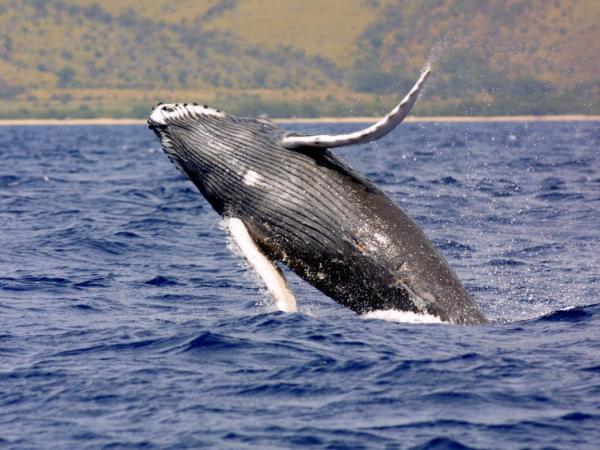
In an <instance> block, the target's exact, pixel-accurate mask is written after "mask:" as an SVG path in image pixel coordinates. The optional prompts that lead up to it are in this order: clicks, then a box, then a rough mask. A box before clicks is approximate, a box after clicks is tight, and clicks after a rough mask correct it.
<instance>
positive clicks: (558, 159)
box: [0, 122, 600, 449]
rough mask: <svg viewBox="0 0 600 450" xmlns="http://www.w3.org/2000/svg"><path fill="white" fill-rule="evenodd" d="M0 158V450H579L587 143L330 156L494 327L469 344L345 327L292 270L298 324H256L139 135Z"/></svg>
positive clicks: (40, 131)
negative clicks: (413, 236) (394, 215)
mask: <svg viewBox="0 0 600 450" xmlns="http://www.w3.org/2000/svg"><path fill="white" fill-rule="evenodd" d="M356 127H357V125H356V124H314V125H298V124H296V125H288V128H290V129H294V130H299V131H320V132H330V133H333V132H341V131H349V130H353V129H355V128H356ZM0 142H1V144H0V229H1V232H0V249H1V250H0V448H3V449H4V448H7V449H70V448H78V449H88V448H89V449H112V448H114V449H130V448H131V449H138V448H139V449H188V448H189V449H196V448H222V449H246V448H248V449H249V448H253V449H254V448H260V449H270V448H273V449H276V448H277V449H278V448H304V447H310V448H327V449H362V448H376V449H379V448H381V449H397V448H398V449H400V448H402V449H404V448H414V449H430V448H431V449H471V448H473V449H488V448H493V449H514V448H531V449H538V448H561V449H563V448H564V449H574V448H578V449H579V448H581V449H587V448H589V449H597V448H598V445H599V442H600V300H599V287H600V273H599V266H600V265H599V263H600V256H599V254H600V244H599V242H600V240H599V237H598V230H599V229H600V151H599V149H600V126H599V122H556V123H542V122H526V123H517V122H514V123H411V124H404V125H402V126H400V127H399V128H398V129H396V130H395V131H394V132H393V133H391V134H390V135H388V136H387V137H386V138H384V139H382V140H380V141H378V142H377V143H376V144H371V145H361V146H356V147H348V148H341V149H338V150H336V151H335V152H336V153H337V154H339V155H340V156H342V157H344V158H345V159H346V160H347V161H349V163H350V164H351V165H352V166H353V167H354V168H356V169H358V170H359V171H361V172H362V173H364V174H366V175H367V176H368V177H369V178H371V179H372V180H373V181H375V182H376V183H377V184H378V185H379V186H381V187H382V188H383V189H384V190H385V191H386V192H387V193H388V194H389V195H390V196H391V197H392V198H393V199H394V200H395V201H396V202H398V204H399V205H400V206H401V207H402V208H403V209H404V210H405V211H406V212H407V213H408V214H409V215H411V216H412V217H413V218H414V219H415V220H416V221H417V223H419V224H420V225H421V226H422V228H423V229H424V230H425V232H426V233H427V235H428V236H430V238H431V239H432V240H433V242H434V243H435V244H436V246H437V247H438V248H439V249H440V251H441V252H442V253H443V254H444V255H445V256H446V257H447V259H448V261H449V262H450V264H451V265H452V266H453V267H454V269H455V270H456V271H457V273H458V274H459V277H460V278H461V279H462V280H463V282H464V283H465V285H466V287H467V288H468V290H469V291H470V292H471V293H472V294H473V296H474V298H475V300H476V302H477V303H478V304H479V305H480V307H481V309H482V311H483V312H484V313H485V314H486V316H487V317H488V318H490V319H491V321H492V322H491V323H490V324H489V325H485V326H468V327H464V326H451V325H445V324H418V323H402V322H399V321H398V317H397V316H396V315H394V314H392V313H389V314H381V315H379V317H380V318H379V319H373V318H365V317H362V316H359V315H356V314H355V313H353V312H352V311H350V310H348V309H345V308H343V307H341V306H339V305H337V304H336V303H335V302H334V301H332V300H331V299H329V298H327V297H325V296H324V295H323V294H321V293H320V292H318V291H316V290H315V289H314V288H312V287H311V286H310V285H308V284H307V283H305V282H303V281H302V280H300V279H299V278H297V277H296V276H294V275H293V274H291V273H290V272H289V271H286V273H287V275H288V278H289V280H290V283H291V287H292V289H293V291H294V293H295V296H296V299H297V301H298V304H299V309H300V312H299V313H295V314H287V313H282V312H278V311H276V310H274V308H273V306H272V304H271V302H270V299H269V298H268V296H267V294H266V293H265V290H264V289H263V287H262V286H261V284H260V282H259V280H258V279H257V278H256V277H255V276H254V275H253V274H252V273H251V272H250V271H249V270H248V269H247V267H246V264H245V262H244V261H243V260H242V258H241V257H240V256H239V255H238V253H237V252H236V250H235V248H233V247H232V245H231V244H230V243H229V241H228V238H227V235H226V233H225V232H224V231H223V229H222V227H221V225H220V221H221V220H220V218H219V217H218V216H217V215H216V214H215V213H214V212H213V211H212V209H211V207H210V206H209V205H208V203H207V202H206V201H205V200H204V199H203V198H202V196H201V195H200V194H199V193H198V192H197V191H196V189H195V187H194V186H193V185H192V183H191V182H189V181H187V180H186V179H185V178H184V176H183V175H182V174H181V173H179V172H178V171H177V170H176V169H175V167H173V166H172V164H171V163H170V162H169V161H168V159H167V157H166V156H165V155H164V154H163V153H162V151H161V150H160V146H159V143H158V141H157V140H156V138H155V137H154V135H153V134H152V133H151V132H150V131H149V130H148V129H146V128H145V127H142V126H35V127H33V126H29V127H28V126H15V127H0Z"/></svg>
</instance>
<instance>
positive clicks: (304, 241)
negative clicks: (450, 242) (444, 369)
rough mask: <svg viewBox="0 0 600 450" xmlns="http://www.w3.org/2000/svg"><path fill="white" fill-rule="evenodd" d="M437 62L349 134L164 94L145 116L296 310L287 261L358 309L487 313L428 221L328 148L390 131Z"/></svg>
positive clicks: (462, 320) (459, 320)
mask: <svg viewBox="0 0 600 450" xmlns="http://www.w3.org/2000/svg"><path fill="white" fill-rule="evenodd" d="M430 73H431V69H430V68H429V67H426V68H425V69H424V70H423V71H422V73H421V75H420V77H419V78H418V80H417V81H416V83H415V84H414V86H413V87H412V89H411V90H410V92H409V93H408V94H407V95H406V96H405V97H404V98H403V99H402V101H401V102H400V103H399V104H398V105H397V106H396V107H395V108H394V109H393V110H392V111H391V112H390V113H389V114H387V115H386V116H385V117H383V118H382V119H381V120H379V121H377V122H376V123H374V124H372V125H370V126H368V127H367V128H364V129H360V130H358V131H355V132H352V133H348V134H339V135H327V134H312V135H309V134H303V133H296V132H290V131H286V130H285V129H284V128H282V127H280V126H279V125H277V124H276V123H274V122H272V121H270V120H267V119H263V118H249V117H239V116H236V115H233V114H229V113H226V112H223V111H220V110H218V109H215V108H212V107H209V106H207V105H201V104H197V103H169V104H163V103H159V104H158V105H157V106H155V107H154V108H153V110H152V112H151V114H150V116H149V118H148V125H149V128H150V129H151V130H152V131H153V132H154V133H155V134H156V136H157V137H158V139H159V140H160V144H161V146H162V149H163V150H164V152H165V153H166V155H167V156H168V157H169V159H170V160H171V161H172V162H173V163H174V164H175V166H176V167H177V168H178V169H179V170H181V171H182V172H183V173H184V174H185V175H186V176H187V177H188V178H189V179H190V180H191V182H192V183H193V184H194V185H195V186H196V187H197V188H198V190H199V191H200V193H201V194H202V195H203V196H204V198H205V199H206V200H207V201H208V203H209V204H210V205H211V206H212V207H213V208H214V210H215V211H216V212H217V213H218V214H219V215H221V216H222V218H223V223H224V224H225V226H226V228H227V230H228V232H229V234H230V236H231V239H232V240H233V241H234V242H235V243H236V244H237V247H238V248H239V250H240V253H241V255H242V256H243V257H244V258H245V259H246V260H247V262H248V264H249V266H250V267H251V268H252V269H254V271H255V272H256V273H257V274H258V277H259V279H261V280H262V281H263V282H264V285H265V286H266V288H267V291H268V292H269V293H270V294H271V296H272V297H273V299H274V301H275V303H276V305H277V307H278V308H279V309H280V310H283V311H290V312H291V311H296V310H297V302H296V298H295V296H294V295H293V293H292V292H291V290H290V287H289V284H288V282H287V280H286V278H285V275H284V273H283V271H282V270H281V267H283V266H287V267H288V268H289V269H291V270H292V271H293V272H295V273H296V274H297V275H298V276H299V277H300V278H302V279H304V280H306V281H307V282H308V283H310V284H312V285H313V286H314V287H316V288H317V289H318V290H320V291H321V292H322V293H324V294H325V295H326V296H328V297H330V298H331V299H333V300H334V301H336V302H338V303H339V304H341V305H343V306H345V307H347V308H349V309H351V310H353V311H355V312H356V313H359V314H366V313H370V312H377V311H381V310H384V311H385V310H396V311H403V312H406V313H411V314H421V315H429V316H433V317H435V318H436V319H439V320H440V321H443V322H447V323H451V324H458V325H469V324H482V323H486V318H485V316H484V315H483V314H482V313H481V311H480V309H479V308H478V306H477V305H476V303H475V302H474V300H473V298H472V297H471V295H470V294H469V292H468V291H467V290H466V289H465V287H464V286H463V284H462V283H461V281H460V280H459V278H458V276H457V275H456V273H455V272H454V270H453V269H452V268H451V267H450V265H449V264H448V262H447V261H446V260H445V259H444V257H443V256H442V255H441V254H440V253H439V252H438V250H437V249H436V248H435V246H434V245H433V243H432V242H431V241H430V240H429V239H428V237H427V236H426V235H425V233H424V232H423V230H422V229H421V228H420V227H419V226H418V225H417V224H416V223H415V221H414V220H412V219H411V218H410V217H409V215H408V214H407V213H405V212H404V211H403V210H402V209H400V207H399V206H398V205H397V204H396V203H395V202H394V201H393V200H392V199H391V198H390V197H389V196H388V195H386V194H385V193H384V192H383V191H382V190H381V189H380V188H379V187H378V186H377V185H376V184H375V183H373V182H372V181H370V180H369V179H368V178H366V177H365V176H363V175H362V174H360V173H358V172H357V171H355V170H354V169H352V168H351V167H350V166H349V165H348V163H346V162H345V161H344V160H343V159H342V158H341V157H340V156H338V155H337V154H336V153H335V152H334V151H333V150H332V149H335V148H340V147H344V146H350V145H359V144H364V143H366V142H372V141H375V140H377V139H380V138H381V137H383V136H385V135H387V134H388V133H390V132H391V131H392V130H393V129H394V128H395V127H396V126H397V125H399V124H400V123H401V122H402V121H403V120H404V118H405V117H406V116H407V115H408V113H409V111H410V110H411V108H412V106H413V105H414V104H415V102H416V100H417V98H418V96H419V93H420V92H421V90H422V88H423V86H424V84H425V81H426V80H427V79H428V77H429V76H430Z"/></svg>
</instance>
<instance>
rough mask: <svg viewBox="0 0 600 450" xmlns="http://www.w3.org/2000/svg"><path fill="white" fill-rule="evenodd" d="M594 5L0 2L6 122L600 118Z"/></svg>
mask: <svg viewBox="0 0 600 450" xmlns="http://www.w3.org/2000/svg"><path fill="white" fill-rule="evenodd" d="M599 24H600V2H598V1H595V0H488V1H484V0H418V1H414V0H303V1H301V2H300V1H298V2H294V1H287V0H203V1H196V0H180V1H177V2H173V1H171V0H168V1H167V0H153V1H139V0H138V1H134V0H104V1H97V0H96V1H94V0H71V1H67V0H0V102H1V104H2V108H0V117H65V116H70V117H94V116H112V117H131V116H134V117H143V116H145V115H146V114H147V112H148V108H149V107H150V105H151V104H153V103H156V101H158V100H164V101H179V100H181V101H199V102H202V103H211V104H215V105H218V106H219V107H221V108H223V109H228V110H231V111H233V112H237V113H242V114H260V113H267V114H270V115H272V116H282V117H283V116H318V115H336V116H348V115H364V114H378V113H381V112H383V111H385V110H386V109H387V108H389V107H390V106H392V105H393V104H394V103H395V102H396V101H397V100H398V99H399V98H400V97H401V96H402V95H403V94H404V93H405V91H406V90H407V89H408V88H409V87H410V84H411V83H412V81H413V80H414V79H415V77H416V76H417V75H418V73H419V70H420V69H421V67H422V66H423V65H424V64H425V62H427V61H428V60H430V61H432V63H433V65H434V76H433V77H432V80H431V84H430V86H429V87H428V89H427V91H426V92H425V95H424V96H423V99H422V102H420V104H419V106H418V108H417V109H416V110H415V112H416V113H420V114H448V113H451V114H461V115H462V114H522V113H532V114H548V113H598V112H599V111H600V107H599V106H598V98H599V97H600V81H599V80H600V77H599V76H598V70H597V69H598V61H599V60H600V58H599V57H600V51H599V50H600V45H599V39H598V37H599V36H600V26H599Z"/></svg>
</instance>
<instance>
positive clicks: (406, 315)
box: [361, 309, 449, 324]
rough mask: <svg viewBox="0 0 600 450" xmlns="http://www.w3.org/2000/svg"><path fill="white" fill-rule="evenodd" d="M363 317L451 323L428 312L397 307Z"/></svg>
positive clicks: (392, 320) (390, 320)
mask: <svg viewBox="0 0 600 450" xmlns="http://www.w3.org/2000/svg"><path fill="white" fill-rule="evenodd" d="M361 317H362V318H363V319H378V320H387V321H388V322H399V323H446V324H447V323H449V322H444V321H443V320H442V319H440V318H439V317H437V316H433V315H431V314H426V313H414V312H411V311H398V310H397V309H385V310H383V309H380V310H377V311H369V312H368V313H365V314H361Z"/></svg>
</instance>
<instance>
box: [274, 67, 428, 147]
mask: <svg viewBox="0 0 600 450" xmlns="http://www.w3.org/2000/svg"><path fill="white" fill-rule="evenodd" d="M430 74H431V68H430V67H429V66H426V67H425V69H424V70H423V72H422V73H421V76H420V77H419V79H418V80H417V82H416V83H415V85H414V86H413V87H412V89H411V90H410V92H409V93H408V94H406V97H404V98H403V99H402V101H401V102H400V103H399V104H398V106H396V107H395V108H394V109H393V110H392V111H391V112H390V113H389V114H388V115H387V116H385V117H384V118H383V119H381V120H380V121H379V122H377V123H375V124H373V125H371V126H370V127H367V128H364V129H362V130H360V131H355V132H354V133H349V134H336V135H330V134H319V135H310V136H294V135H288V136H284V137H283V138H282V140H281V145H282V146H283V147H285V148H289V149H294V148H299V147H317V148H333V147H341V146H344V145H354V144H364V143H366V142H371V141H374V140H376V139H379V138H381V137H383V136H385V135H386V134H388V133H389V132H390V131H392V130H393V129H394V128H396V126H398V125H399V124H400V123H401V122H402V121H403V120H404V118H405V117H406V116H407V115H408V113H409V112H410V110H411V108H412V107H413V105H414V104H415V102H416V101H417V98H418V97H419V93H420V92H421V88H422V87H423V85H424V84H425V81H426V80H427V78H428V77H429V75H430Z"/></svg>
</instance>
